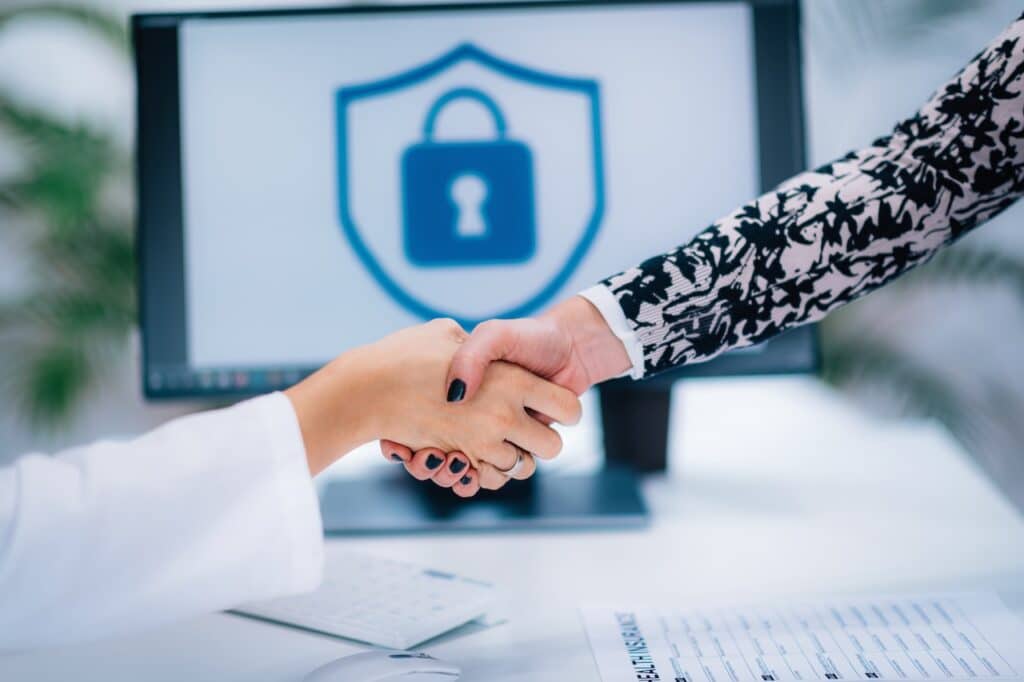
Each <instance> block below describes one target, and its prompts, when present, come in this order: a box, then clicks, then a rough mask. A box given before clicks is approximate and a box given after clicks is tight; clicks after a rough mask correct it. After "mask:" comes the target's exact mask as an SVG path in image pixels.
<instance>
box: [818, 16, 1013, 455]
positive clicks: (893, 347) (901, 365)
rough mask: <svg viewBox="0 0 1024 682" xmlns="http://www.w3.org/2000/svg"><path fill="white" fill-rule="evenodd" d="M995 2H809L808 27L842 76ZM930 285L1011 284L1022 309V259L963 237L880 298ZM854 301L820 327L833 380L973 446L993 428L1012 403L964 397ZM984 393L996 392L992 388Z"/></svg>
mask: <svg viewBox="0 0 1024 682" xmlns="http://www.w3.org/2000/svg"><path fill="white" fill-rule="evenodd" d="M991 4H992V2H991V0H905V1H904V2H878V1H874V2H861V1H858V2H841V1H840V2H831V3H822V4H818V5H816V6H815V8H814V9H815V12H814V13H813V17H812V22H811V25H810V26H808V29H809V31H810V32H811V33H814V34H816V35H818V36H827V37H826V38H819V39H818V40H817V41H816V42H815V41H813V39H812V43H813V44H814V45H815V46H816V47H817V49H818V51H819V53H820V55H821V56H822V57H824V58H825V59H826V60H827V61H829V62H830V67H829V68H830V70H831V71H833V72H834V73H833V77H834V78H842V77H843V72H842V70H843V69H844V68H848V66H849V65H850V63H851V61H852V62H855V61H856V60H851V58H850V55H856V54H858V53H859V52H862V51H865V50H872V49H875V47H876V46H886V48H887V49H889V50H890V51H892V52H894V53H897V54H901V55H904V56H905V58H907V59H909V58H912V57H914V56H915V55H921V54H925V53H926V52H927V50H926V49H925V48H924V46H925V45H927V44H929V41H934V40H935V38H936V37H939V38H942V37H943V36H947V35H948V31H949V30H950V27H954V26H955V25H956V22H957V21H958V20H960V19H961V18H962V15H963V14H965V13H970V12H973V11H977V10H978V9H979V8H981V7H984V6H989V5H991ZM1009 12H1010V14H1009V16H1008V17H1007V21H1009V20H1010V19H1012V18H1013V12H1014V10H1013V8H1009ZM1016 12H1018V13H1019V9H1017V10H1016ZM981 47H982V46H981V45H978V46H977V48H978V49H980V48H981ZM869 106H870V104H869ZM879 132H881V131H873V133H879ZM936 286H944V287H952V286H959V287H969V288H971V290H972V292H976V295H977V296H978V297H979V298H978V300H979V301H983V300H985V299H986V298H988V297H990V296H992V295H996V294H1002V293H1004V292H1006V291H1010V292H1014V293H1015V295H1016V297H1017V299H1018V300H1019V301H1020V303H1021V306H1022V310H1024V260H1021V259H1020V258H1017V257H1015V256H1014V255H1013V254H1012V253H1010V252H1008V251H1006V250H1003V249H1000V248H999V246H998V245H991V244H981V243H979V241H978V240H976V239H972V238H967V239H965V240H963V241H961V242H959V243H957V244H955V245H953V246H951V247H949V248H947V249H945V250H943V251H941V252H940V253H939V254H937V255H936V256H935V258H933V259H932V260H931V261H930V262H929V263H927V264H925V265H923V266H921V267H919V268H917V269H916V270H914V271H912V272H910V273H909V274H907V275H905V276H904V277H902V278H901V279H899V280H898V281H897V282H895V283H893V284H892V285H890V287H888V288H887V289H886V290H885V291H883V292H879V294H877V296H879V297H881V298H882V299H884V300H885V301H886V303H887V304H888V303H890V302H891V303H892V304H894V305H895V304H898V303H899V302H900V301H901V300H904V299H909V298H910V297H913V296H915V295H917V294H918V293H920V292H921V291H922V290H925V289H928V290H933V289H934V288H935V287H936ZM858 305H860V304H858V303H855V304H853V305H852V306H849V307H847V308H844V309H841V310H839V311H837V312H835V313H834V314H832V315H831V316H829V317H828V318H827V319H826V320H825V321H824V322H822V323H821V325H820V326H819V328H820V331H821V347H822V370H823V376H824V378H825V380H826V381H828V382H829V383H831V384H833V385H836V386H838V387H840V388H843V389H848V390H851V389H864V388H873V389H876V390H875V391H874V392H875V393H882V394H884V395H885V396H887V397H888V398H890V399H895V402H897V403H898V404H900V406H901V407H902V409H903V410H904V411H905V412H907V413H911V414H915V415H918V416H924V417H930V418H933V419H936V420H938V421H940V422H942V423H943V424H944V425H945V426H946V427H947V428H948V429H949V430H950V432H951V433H952V434H953V435H954V436H955V437H957V438H958V439H959V440H960V441H961V442H963V443H964V444H965V445H967V446H968V448H969V449H970V450H972V451H973V450H974V449H976V448H977V447H979V445H980V443H981V442H982V441H983V440H985V439H986V437H988V436H990V435H991V434H990V431H991V429H992V427H993V419H992V417H993V415H994V414H996V413H998V412H1000V410H1002V409H1003V407H1004V406H1006V405H1008V404H1009V402H1014V403H1015V404H1016V402H1018V401H1017V398H1016V397H1008V396H1006V395H1002V397H992V398H990V399H989V398H986V399H984V400H979V396H978V395H975V394H970V395H968V393H967V389H966V388H965V387H964V386H962V385H961V384H960V382H958V380H957V377H956V376H954V375H953V374H952V373H951V372H949V368H948V367H937V366H934V365H933V364H930V363H927V362H925V361H924V359H923V357H920V356H919V355H918V354H916V353H914V352H913V351H912V350H908V349H905V348H901V347H900V346H899V345H898V344H896V343H894V342H893V341H891V340H889V339H885V338H879V336H878V335H877V334H871V333H870V332H866V330H865V329H864V325H863V324H862V323H859V322H858V320H860V321H862V320H863V317H858V310H857V307H858ZM987 392H988V393H993V394H1000V393H1001V391H1000V390H999V389H995V388H992V387H990V390H989V391H987ZM883 404H885V400H883ZM1005 421H1006V420H1004V422H1005ZM1004 426H1005V424H1004Z"/></svg>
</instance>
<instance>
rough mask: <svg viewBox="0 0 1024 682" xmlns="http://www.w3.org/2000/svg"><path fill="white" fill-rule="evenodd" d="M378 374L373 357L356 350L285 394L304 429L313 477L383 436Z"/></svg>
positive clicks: (310, 471)
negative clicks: (363, 445) (376, 375)
mask: <svg viewBox="0 0 1024 682" xmlns="http://www.w3.org/2000/svg"><path fill="white" fill-rule="evenodd" d="M375 372H376V368H375V366H374V363H373V362H372V357H371V354H370V353H368V352H367V351H366V349H363V348H357V349H355V350H353V351H350V352H348V353H345V354H343V355H341V356H340V357H338V358H336V359H335V360H333V361H332V362H330V363H329V364H327V365H326V366H324V367H323V368H322V369H320V370H319V371H317V372H316V373H314V374H313V375H312V376H310V377H308V378H307V379H306V380H304V381H302V382H300V383H298V384H296V385H295V386H293V387H291V388H290V389H288V390H287V391H285V392H284V393H285V395H286V396H287V397H288V399H289V400H290V401H291V404H292V408H293V409H294V410H295V415H296V418H297V419H298V422H299V427H300V429H301V431H302V440H303V443H304V445H305V452H306V461H307V464H308V467H309V473H310V475H312V476H316V475H317V474H319V473H320V472H321V471H323V470H324V469H325V468H327V467H328V466H329V465H330V464H331V463H333V462H334V461H336V460H337V459H338V458H339V457H341V456H342V455H344V454H345V453H347V452H349V451H351V450H353V449H355V448H356V447H357V446H359V445H361V444H363V443H368V442H370V441H371V440H375V439H377V438H380V437H381V433H379V432H380V431H381V428H380V426H379V424H378V421H379V417H380V415H381V414H382V413H383V409H382V406H381V405H379V404H378V402H379V399H378V398H377V395H378V392H379V388H378V386H377V385H375V381H374V378H373V377H374V374H375Z"/></svg>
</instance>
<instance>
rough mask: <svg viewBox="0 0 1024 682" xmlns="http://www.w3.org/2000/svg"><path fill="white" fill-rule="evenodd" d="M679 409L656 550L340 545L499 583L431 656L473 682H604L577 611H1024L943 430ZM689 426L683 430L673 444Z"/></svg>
mask: <svg viewBox="0 0 1024 682" xmlns="http://www.w3.org/2000/svg"><path fill="white" fill-rule="evenodd" d="M678 398H679V399H678V400H676V401H675V407H674V409H676V410H679V413H678V414H676V415H674V417H675V418H674V420H673V425H674V432H673V434H672V438H671V440H672V445H673V452H672V455H671V461H672V469H671V472H670V473H669V474H666V475H661V476H655V477H651V478H650V479H649V480H647V481H646V483H645V486H644V488H645V494H646V496H647V499H648V502H649V504H650V506H651V509H652V511H653V514H654V516H653V519H654V520H653V524H652V526H651V527H650V528H649V529H647V530H645V531H632V532H614V533H603V532H587V533H550V532H548V533H540V532H531V533H515V534H500V533H498V534H480V535H440V536H438V535H432V536H428V537H398V538H366V539H362V538H361V539H357V540H332V541H331V543H330V545H329V546H328V552H331V551H335V550H337V549H338V548H339V547H341V546H342V545H345V546H348V547H357V548H362V549H365V550H368V551H371V552H376V553H379V554H382V555H387V556H393V557H398V558H407V559H409V560H413V561H417V562H422V563H425V564H430V565H433V566H436V567H439V568H451V569H453V570H456V571H459V572H462V573H466V574H468V575H473V576H477V577H481V578H486V579H489V580H491V581H492V582H494V583H496V584H497V585H499V586H500V587H501V588H502V591H503V594H504V595H505V596H506V597H507V600H508V604H507V606H506V607H505V608H506V613H507V615H508V617H509V619H510V620H509V622H508V623H507V624H505V625H502V626H499V627H496V628H492V629H489V630H485V631H483V632H478V633H476V634H472V635H463V636H449V637H447V638H442V639H441V640H439V641H438V642H435V643H434V644H432V645H430V646H427V647H425V649H426V650H427V651H429V652H431V653H433V654H435V655H437V656H439V657H441V658H445V659H448V660H451V661H453V662H456V663H458V664H460V665H461V666H462V667H463V669H464V676H463V679H464V680H470V681H477V680H486V681H488V682H500V681H504V680H521V681H523V682H525V681H530V682H541V681H546V680H550V681H552V682H554V681H555V680H558V681H559V682H564V681H565V680H572V681H573V682H585V681H587V680H597V679H598V675H597V669H596V667H595V665H594V663H593V660H592V658H591V655H590V650H589V646H588V644H587V641H586V637H585V635H584V633H583V629H582V627H581V624H580V621H579V618H578V615H577V613H576V607H577V606H578V605H579V604H580V603H581V602H585V601H587V600H592V599H600V600H605V601H614V600H617V599H618V600H622V601H626V602H631V603H632V602H637V601H643V600H648V601H665V600H673V601H676V602H679V603H688V604H698V605H699V604H712V603H725V604H728V603H742V602H744V601H750V600H755V601H757V600H763V599H774V598H786V597H787V596H801V597H804V596H806V597H814V596H824V595H828V594H834V593H839V592H842V593H856V592H864V591H921V590H945V589H956V590H970V589H988V590H996V591H998V592H1000V594H1001V595H1002V596H1003V598H1004V600H1006V601H1007V603H1008V604H1009V605H1010V606H1011V608H1014V609H1015V610H1017V611H1018V613H1022V612H1024V520H1022V519H1021V517H1020V515H1018V514H1017V512H1016V511H1015V510H1014V509H1013V508H1012V507H1011V506H1010V505H1009V503H1008V502H1006V501H1005V500H1004V498H1002V497H1001V495H1000V494H999V493H998V492H997V491H996V490H995V489H994V488H993V487H992V485H990V484H989V483H988V481H987V480H985V479H984V478H983V477H982V476H981V474H980V473H979V472H978V470H977V469H976V468H975V467H974V466H973V465H972V463H971V461H970V459H969V458H968V457H967V456H966V455H964V454H963V453H962V452H961V451H960V450H959V449H958V448H957V447H956V446H955V444H954V443H952V442H951V440H950V439H949V438H948V437H947V436H946V435H945V434H944V433H943V432H942V431H941V429H939V428H938V427H936V426H934V425H932V424H928V423H916V424H907V423H906V422H886V421H882V420H879V419H876V418H871V417H867V416H865V415H863V414H861V413H859V412H858V411H857V410H856V409H854V408H853V407H852V406H850V405H849V404H847V403H846V402H845V400H844V399H843V398H842V397H840V396H837V395H836V394H834V393H832V392H830V391H829V390H828V389H826V388H824V387H823V386H821V385H820V384H818V383H817V382H816V381H814V380H812V379H807V378H795V379H794V378H786V379H757V380H750V379H744V380H716V381H704V382H694V383H692V384H689V385H687V386H684V387H683V388H682V389H681V390H680V392H679V395H678ZM679 427H682V428H679ZM357 650H358V647H356V646H355V645H353V644H350V643H347V642H344V641H339V640H335V639H332V638H329V637H324V636H319V635H314V634H307V633H303V632H299V631H295V630H290V629H287V628H282V627H277V626H273V625H269V624H265V623H261V622H257V621H251V620H247V619H243V618H240V617H236V616H232V615H226V614H213V615H208V616H203V617H200V618H196V619H193V620H190V621H188V622H184V623H180V624H177V625H174V626H171V627H166V628H162V629H160V630H157V631H154V632H150V633H147V634H143V635H138V636H134V637H131V638H125V639H120V640H114V641H107V642H102V643H97V644H91V645H85V646H75V647H67V648H62V649H58V650H51V651H45V652H36V653H30V654H21V655H17V656H13V657H8V658H5V659H0V679H4V680H67V679H79V680H81V679H88V680H94V679H95V680H108V681H113V680H121V679H126V680H127V679H131V680H141V679H146V680H207V679H210V680H212V679H216V680H239V681H241V680H245V681H247V682H252V681H256V680H297V679H300V678H301V677H302V675H304V674H305V673H306V672H308V671H309V670H312V669H313V668H315V667H317V666H318V665H320V664H322V663H324V662H326V661H328V660H331V659H333V658H336V657H338V656H342V655H344V654H346V653H350V652H354V651H357Z"/></svg>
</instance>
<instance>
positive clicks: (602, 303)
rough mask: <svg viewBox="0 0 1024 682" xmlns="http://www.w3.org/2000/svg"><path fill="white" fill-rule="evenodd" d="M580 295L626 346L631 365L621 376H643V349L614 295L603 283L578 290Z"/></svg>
mask: <svg viewBox="0 0 1024 682" xmlns="http://www.w3.org/2000/svg"><path fill="white" fill-rule="evenodd" d="M580 296H582V297H583V298H585V299H587V300H588V301H590V302H591V303H592V304H594V307H595V308H597V312H599V313H601V317H603V318H604V321H605V322H607V323H608V328H609V329H611V330H612V333H613V334H615V336H616V337H617V338H618V339H619V341H621V342H622V345H623V346H625V347H626V354H627V355H629V363H630V364H631V365H632V366H633V367H632V369H630V370H629V371H627V372H623V373H622V375H621V376H626V375H629V376H631V377H632V378H634V379H643V377H644V349H643V347H642V346H641V345H640V340H639V339H637V337H636V334H635V333H634V332H633V330H632V329H631V328H630V326H629V322H628V321H627V320H626V314H625V313H624V312H622V306H620V305H619V302H618V301H616V300H615V295H614V294H612V292H611V291H609V290H608V287H606V286H604V285H603V284H596V285H594V286H592V287H590V288H589V289H586V290H584V291H581V292H580Z"/></svg>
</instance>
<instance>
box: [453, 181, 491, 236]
mask: <svg viewBox="0 0 1024 682" xmlns="http://www.w3.org/2000/svg"><path fill="white" fill-rule="evenodd" d="M451 196H452V203H454V204H455V213H456V216H455V232H456V234H458V235H459V236H460V237H483V236H484V235H486V234H487V221H486V220H484V212H483V207H484V200H485V199H487V183H486V182H484V181H483V179H482V178H481V177H480V176H479V175H474V174H472V173H464V174H463V175H460V176H459V177H457V178H455V180H454V181H453V182H452V185H451Z"/></svg>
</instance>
